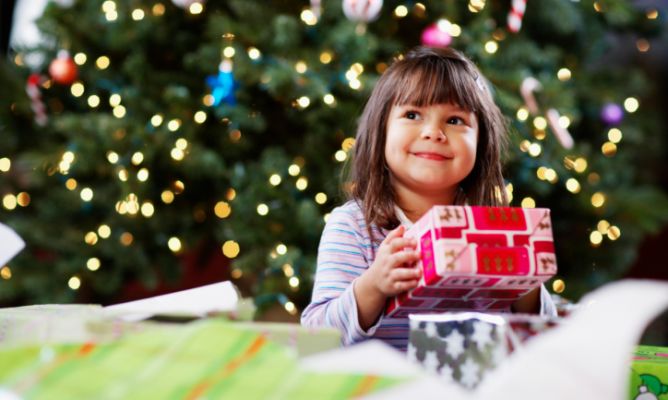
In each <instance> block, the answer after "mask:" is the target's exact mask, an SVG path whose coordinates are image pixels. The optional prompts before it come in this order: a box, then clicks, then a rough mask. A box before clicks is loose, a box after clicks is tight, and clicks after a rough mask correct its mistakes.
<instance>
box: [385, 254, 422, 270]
mask: <svg viewBox="0 0 668 400" xmlns="http://www.w3.org/2000/svg"><path fill="white" fill-rule="evenodd" d="M419 259H420V252H418V251H416V250H402V251H397V252H396V253H393V254H392V255H391V256H390V263H391V264H392V265H394V266H395V267H401V266H402V265H403V264H413V263H414V262H416V261H418V260H419Z"/></svg>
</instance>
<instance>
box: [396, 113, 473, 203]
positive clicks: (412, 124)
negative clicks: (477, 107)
mask: <svg viewBox="0 0 668 400" xmlns="http://www.w3.org/2000/svg"><path fill="white" fill-rule="evenodd" d="M477 145H478V120H477V118H476V116H475V114H474V113H473V112H470V111H466V110H463V109H461V108H460V107H459V106H457V105H454V104H449V103H448V104H432V105H428V106H423V107H416V106H411V105H401V106H398V105H395V106H393V107H392V109H391V110H390V116H389V119H388V122H387V136H386V140H385V160H386V162H387V165H388V166H389V168H390V171H391V172H392V178H393V185H394V187H395V190H396V192H397V193H399V194H401V193H406V191H408V192H409V193H412V194H414V195H418V196H422V197H430V198H435V197H437V198H438V197H441V198H444V199H447V198H450V199H451V198H453V197H449V196H454V194H455V193H456V191H457V188H458V185H459V183H460V182H461V181H462V180H464V178H466V176H468V174H469V173H470V172H471V171H472V170H473V166H474V164H475V160H476V148H477Z"/></svg>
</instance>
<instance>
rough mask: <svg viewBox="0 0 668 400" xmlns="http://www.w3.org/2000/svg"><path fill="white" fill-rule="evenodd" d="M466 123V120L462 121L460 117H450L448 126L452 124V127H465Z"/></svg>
mask: <svg viewBox="0 0 668 400" xmlns="http://www.w3.org/2000/svg"><path fill="white" fill-rule="evenodd" d="M465 123H466V122H465V121H464V119H462V118H460V117H450V118H448V124H451V125H463V124H465Z"/></svg>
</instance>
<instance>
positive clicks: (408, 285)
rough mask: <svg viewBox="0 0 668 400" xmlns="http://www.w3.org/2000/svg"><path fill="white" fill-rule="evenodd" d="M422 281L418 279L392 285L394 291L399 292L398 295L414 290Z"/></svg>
mask: <svg viewBox="0 0 668 400" xmlns="http://www.w3.org/2000/svg"><path fill="white" fill-rule="evenodd" d="M419 282H420V281H419V280H417V279H413V280H409V281H396V282H394V284H393V285H392V286H393V287H394V289H395V290H396V291H397V293H401V292H405V291H407V290H410V289H413V288H414V287H416V286H417V285H418V283H419Z"/></svg>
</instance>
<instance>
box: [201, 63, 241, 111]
mask: <svg viewBox="0 0 668 400" xmlns="http://www.w3.org/2000/svg"><path fill="white" fill-rule="evenodd" d="M206 84H207V85H209V86H210V87H211V96H213V105H214V106H218V105H220V104H221V103H225V104H229V105H235V104H236V103H237V100H236V98H235V97H234V91H235V90H236V88H237V82H236V81H235V80H234V74H233V73H232V62H231V61H229V60H223V61H222V62H221V63H220V67H219V68H218V75H215V76H214V75H210V76H208V77H207V78H206Z"/></svg>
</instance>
